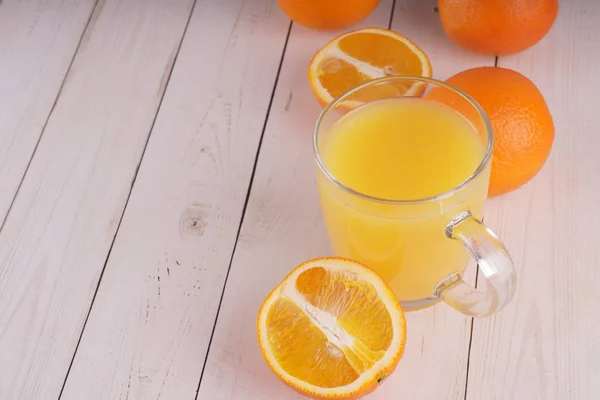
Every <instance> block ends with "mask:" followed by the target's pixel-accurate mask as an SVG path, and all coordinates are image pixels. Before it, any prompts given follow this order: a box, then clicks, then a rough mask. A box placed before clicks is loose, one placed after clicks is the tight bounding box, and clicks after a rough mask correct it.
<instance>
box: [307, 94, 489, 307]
mask: <svg viewBox="0 0 600 400" xmlns="http://www.w3.org/2000/svg"><path fill="white" fill-rule="evenodd" d="M485 147H486V146H485V143H484V141H483V139H482V137H481V136H480V135H479V134H478V132H477V130H476V129H475V128H474V127H473V125H472V124H471V123H470V122H469V121H468V120H467V119H466V118H464V117H463V116H462V115H461V114H460V113H458V112H457V111H455V110H453V109H452V108H450V107H449V106H447V105H444V104H441V103H438V102H434V101H430V100H425V99H420V98H396V99H384V100H378V101H374V102H371V103H368V104H365V105H363V106H361V107H358V108H356V109H354V110H352V111H350V112H348V113H347V114H346V115H344V116H343V117H341V118H340V119H339V120H338V121H337V122H336V123H335V124H333V125H332V126H331V128H329V130H328V131H327V133H326V135H324V137H323V138H322V139H321V140H320V142H319V150H320V152H321V157H322V160H323V163H324V166H325V168H326V169H327V170H328V171H329V173H330V175H331V176H332V177H333V178H334V179H335V180H337V181H338V182H340V183H342V184H343V185H345V186H346V187H348V188H350V189H351V190H342V189H341V188H340V187H339V186H338V185H335V184H333V183H332V182H331V180H330V179H329V178H328V177H327V176H326V175H324V174H323V173H322V172H321V173H320V174H319V176H318V183H319V191H320V194H321V202H322V206H323V214H324V218H325V222H326V225H327V229H328V231H329V236H330V240H331V243H332V247H333V249H334V251H335V253H336V254H338V255H341V256H344V257H347V258H351V259H354V260H357V261H359V262H362V263H364V264H365V265H367V266H370V267H371V268H373V269H375V270H376V271H377V272H378V273H379V274H380V275H381V276H382V277H383V278H385V279H386V280H387V281H388V283H389V284H390V286H391V287H392V289H393V290H394V292H395V293H396V295H397V296H398V299H399V300H400V301H402V302H403V303H408V304H410V303H411V302H415V301H419V300H423V299H428V298H429V299H430V298H432V296H433V289H434V288H435V286H436V284H437V283H438V282H440V281H441V280H442V279H444V278H445V277H447V276H449V275H450V274H452V273H454V272H460V271H462V270H463V269H464V268H465V266H466V265H467V262H468V260H469V255H468V253H467V251H466V250H465V249H463V248H462V247H461V245H460V244H459V243H458V242H457V241H453V240H451V239H449V238H447V237H446V235H445V227H446V226H447V225H448V223H449V222H450V221H451V220H452V218H454V217H456V215H457V214H458V212H459V211H460V210H461V209H464V210H470V211H471V212H472V213H473V215H474V216H475V217H477V218H481V214H482V210H483V205H484V202H485V199H486V194H487V184H488V179H487V178H486V179H478V180H477V181H475V182H473V183H472V184H471V185H469V187H468V190H464V191H458V192H456V193H454V192H449V191H452V189H454V188H455V187H457V186H458V185H460V184H461V183H463V182H464V181H465V180H467V179H468V178H469V177H470V176H471V175H472V174H473V173H474V172H475V171H476V169H477V168H478V167H479V164H480V163H481V161H482V159H483V157H484V152H485ZM487 169H488V170H486V171H483V172H484V173H483V174H484V175H487V176H489V167H488V168H487ZM352 191H354V192H355V193H352ZM357 193H360V194H358V195H357ZM438 195H441V196H439V198H435V196H438ZM432 197H434V198H433V199H430V200H428V201H424V202H411V201H412V200H421V199H425V198H432ZM374 198H377V199H374Z"/></svg>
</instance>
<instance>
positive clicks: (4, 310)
mask: <svg viewBox="0 0 600 400" xmlns="http://www.w3.org/2000/svg"><path fill="white" fill-rule="evenodd" d="M2 7H4V4H3V5H2ZM191 7H192V0H174V1H169V2H168V4H167V3H166V2H164V1H159V0H153V1H141V0H140V1H130V0H123V1H118V0H106V1H100V2H99V3H98V6H97V7H96V9H95V11H94V14H93V16H92V18H91V20H90V24H89V26H88V29H87V31H86V34H85V37H84V38H83V41H82V44H81V47H80V50H79V52H78V54H77V55H76V58H75V60H74V63H73V66H72V68H71V71H70V73H69V75H68V76H67V78H66V83H65V85H64V87H63V90H62V92H61V95H60V98H59V99H58V100H57V104H56V106H55V108H54V111H53V113H52V116H51V118H50V120H49V122H48V125H47V127H46V129H45V132H44V134H43V136H42V139H41V142H40V144H39V147H38V150H37V152H36V155H35V157H34V158H33V160H32V163H31V166H30V168H29V172H28V174H27V175H26V177H25V180H24V182H23V184H22V187H21V190H20V192H19V195H18V196H17V198H16V201H15V203H14V206H13V208H12V210H11V212H10V214H9V216H8V218H7V220H6V224H5V225H4V228H3V230H2V232H1V233H0V365H1V366H2V374H0V398H2V399H53V400H54V399H57V398H58V396H59V392H60V390H61V386H62V384H63V381H64V378H65V375H66V373H67V369H68V368H69V364H70V361H71V358H72V356H73V352H74V350H75V347H76V345H77V341H78V339H79V336H80V332H81V329H82V327H83V324H84V320H85V318H86V315H87V313H88V310H89V306H90V302H91V300H92V297H93V295H94V292H95V289H96V285H97V282H98V279H99V277H100V274H101V271H102V268H103V265H104V262H105V259H106V256H107V253H108V251H109V248H110V246H111V242H112V240H113V237H114V234H115V231H116V229H117V226H118V224H119V220H120V218H121V215H122V211H123V207H124V206H125V203H126V200H127V197H128V194H129V191H130V188H131V185H132V181H133V179H134V176H135V172H136V168H137V166H138V165H139V161H140V157H141V155H142V151H143V148H144V146H145V143H146V139H147V136H148V133H149V131H150V129H151V126H152V123H153V120H154V117H155V115H156V110H157V107H158V105H159V103H160V100H161V97H162V92H163V90H164V86H165V82H166V79H167V78H168V76H169V73H170V71H171V67H172V63H173V61H174V57H175V54H176V52H177V49H178V46H179V43H180V41H181V38H182V35H183V31H184V28H185V25H186V22H187V20H188V17H189V14H190V12H191Z"/></svg>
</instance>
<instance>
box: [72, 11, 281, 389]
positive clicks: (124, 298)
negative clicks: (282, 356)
mask: <svg viewBox="0 0 600 400" xmlns="http://www.w3.org/2000/svg"><path fill="white" fill-rule="evenodd" d="M288 29H289V21H288V19H287V18H286V17H285V16H284V15H283V14H281V12H280V11H279V10H278V8H277V3H276V2H275V1H273V0H254V1H242V0H235V1H227V2H224V1H222V0H207V1H202V2H199V3H198V4H197V5H196V8H195V10H194V14H193V16H192V20H191V22H190V26H189V28H188V31H187V33H186V37H185V40H184V43H183V45H182V48H181V51H180V54H179V57H178V61H177V65H176V67H175V69H174V71H173V76H172V79H171V82H170V84H169V88H168V90H167V93H166V94H165V99H164V101H163V104H162V107H161V110H160V113H159V115H158V118H157V122H156V125H155V128H154V130H153V133H152V136H151V141H150V143H149V146H148V149H147V151H146V154H145V156H144V160H143V162H142V165H141V167H140V172H139V175H138V178H137V180H136V185H135V188H134V190H133V192H132V196H131V198H130V201H129V203H128V207H127V211H126V213H125V216H124V218H123V222H122V224H121V228H120V230H119V233H118V236H117V239H116V241H115V245H114V247H113V251H112V253H111V256H110V259H109V262H108V265H107V267H106V272H105V274H104V277H103V280H102V283H101V285H100V289H99V292H98V296H97V298H96V301H95V302H94V306H93V309H92V312H91V315H90V318H89V321H88V324H87V325H86V328H85V331H84V334H83V338H82V342H81V345H80V347H79V350H78V352H77V355H76V358H75V361H74V364H73V368H72V369H71V373H70V375H69V378H68V380H67V385H66V387H65V391H64V393H63V396H62V399H63V400H66V399H74V400H77V399H125V398H129V399H156V398H161V399H193V398H194V397H195V395H196V390H197V388H198V382H199V380H200V374H201V371H202V367H203V365H204V359H205V357H206V352H207V348H208V344H209V339H210V335H211V332H212V327H213V323H214V320H215V315H216V312H217V307H218V304H219V300H220V297H221V292H222V288H223V284H224V280H225V275H226V273H227V269H228V267H229V262H230V260H231V255H232V252H233V246H234V243H235V240H236V237H237V233H238V227H239V224H240V219H241V216H242V210H243V207H244V203H245V199H246V195H247V191H248V185H249V183H250V177H251V173H252V168H253V165H254V161H255V157H256V151H257V148H258V143H259V140H260V136H261V133H262V129H263V126H264V122H265V119H266V115H267V109H268V105H269V102H270V99H271V94H272V90H273V86H274V84H275V77H276V75H277V71H278V67H279V63H280V60H281V57H282V52H283V48H284V43H285V40H286V37H287V33H288Z"/></svg>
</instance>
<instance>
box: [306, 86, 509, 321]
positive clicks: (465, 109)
mask: <svg viewBox="0 0 600 400" xmlns="http://www.w3.org/2000/svg"><path fill="white" fill-rule="evenodd" d="M407 88H412V89H411V90H409V91H407V90H406V89H407ZM403 93H404V94H403ZM410 93H412V94H411V95H409V94H410ZM440 94H442V95H443V96H438V95H440ZM403 96H405V97H422V96H425V97H429V98H431V99H434V100H435V99H437V98H440V99H442V98H443V99H445V100H444V102H445V103H446V104H447V105H449V106H451V107H452V108H453V109H454V110H455V111H457V112H459V113H460V114H462V116H463V117H465V118H466V119H467V120H468V121H469V122H470V124H471V125H472V127H473V128H474V129H475V130H476V131H477V133H478V134H479V135H478V137H479V138H480V139H481V140H482V141H483V143H482V146H483V147H485V151H484V152H483V154H482V157H481V160H480V161H479V166H478V167H477V168H476V169H475V170H474V171H472V173H471V174H470V175H469V176H468V178H466V179H465V180H464V181H463V182H462V183H460V184H459V185H458V186H456V187H454V188H453V189H451V190H448V191H446V192H444V193H438V194H436V195H434V196H430V197H427V198H423V199H418V200H412V199H406V200H405V199H393V200H390V199H383V198H376V197H373V196H370V195H369V194H365V193H361V192H360V191H358V190H356V189H354V188H352V187H349V186H347V185H345V184H344V183H343V182H341V181H339V180H338V179H337V178H336V177H335V176H334V175H333V174H332V173H331V172H330V171H329V170H328V169H327V163H326V162H325V161H324V157H323V153H322V150H323V146H324V145H326V143H327V140H328V136H327V135H328V133H329V132H330V128H331V127H332V126H333V125H334V124H335V123H336V122H337V121H339V120H340V118H341V117H343V116H344V115H346V113H347V112H348V110H349V109H350V108H352V107H349V105H352V104H353V102H355V103H354V104H357V103H356V102H357V101H360V102H361V103H370V102H373V101H377V100H383V99H390V98H397V97H403ZM436 96H437V97H436ZM435 117H436V116H435V115H431V116H430V118H435ZM493 142H494V139H493V133H492V128H491V124H490V121H489V119H488V117H487V116H486V114H485V113H484V111H483V110H482V109H481V107H480V106H479V105H478V104H477V103H476V102H475V101H474V100H473V99H472V98H471V97H470V96H469V95H467V94H466V93H464V92H462V91H461V90H459V89H457V88H454V87H452V86H451V85H448V84H447V83H444V82H441V81H438V80H435V79H430V78H423V77H412V76H393V77H385V78H379V79H376V80H373V81H369V82H367V83H364V84H362V85H360V86H358V87H356V88H354V89H351V90H349V91H347V92H345V93H343V94H341V95H340V96H339V97H338V98H336V99H335V100H333V101H332V102H331V103H330V104H329V105H328V106H327V107H326V108H325V109H324V110H323V112H322V113H321V115H320V117H319V119H318V121H317V123H316V127H315V130H314V136H313V145H314V155H315V161H316V173H317V184H318V189H319V194H320V198H321V208H322V213H323V217H324V220H325V225H326V227H327V231H328V235H329V239H330V242H331V246H332V248H333V250H334V253H336V255H338V256H342V257H346V258H350V259H353V260H356V261H358V262H361V263H363V264H365V265H367V266H369V267H371V268H373V269H374V270H375V271H377V272H378V273H379V275H380V276H382V278H384V279H385V280H386V281H387V282H388V283H389V284H390V286H391V287H392V289H393V290H394V292H395V293H396V296H397V297H398V300H399V301H400V303H401V304H402V306H403V307H404V308H405V309H406V310H416V309H421V308H424V307H427V306H430V305H433V304H435V303H437V302H438V301H440V300H442V301H444V302H446V303H447V304H448V305H450V306H451V307H453V308H455V309H456V310H458V311H460V312H462V313H464V314H467V315H470V316H475V317H483V316H487V315H490V314H493V313H495V312H498V311H499V310H500V309H502V308H503V307H504V306H505V305H506V304H507V303H508V302H510V300H511V299H512V297H513V295H514V292H515V286H516V277H515V269H514V266H513V263H512V260H511V258H510V255H509V254H508V252H507V250H506V248H505V247H504V245H503V244H502V242H500V240H499V239H498V238H497V237H496V235H494V233H493V232H492V231H491V230H490V229H489V228H487V227H486V226H485V225H484V224H483V223H482V222H481V219H482V216H483V208H484V204H485V201H486V199H487V191H488V184H489V177H490V164H491V154H492V149H493ZM457 156H460V154H458V155H457ZM448 168H451V166H448ZM390 181H393V177H390ZM470 257H472V258H473V259H474V260H475V261H476V262H477V264H478V267H479V271H480V275H482V276H483V277H484V278H485V282H484V284H483V286H484V287H483V288H481V287H480V288H475V287H473V286H471V285H469V284H467V283H466V282H465V281H464V280H463V272H464V270H465V269H466V267H467V265H468V263H469V258H470Z"/></svg>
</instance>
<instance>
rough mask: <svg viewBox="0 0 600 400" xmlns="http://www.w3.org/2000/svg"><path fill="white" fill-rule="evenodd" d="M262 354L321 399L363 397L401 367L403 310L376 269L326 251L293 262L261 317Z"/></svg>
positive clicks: (290, 379)
mask: <svg viewBox="0 0 600 400" xmlns="http://www.w3.org/2000/svg"><path fill="white" fill-rule="evenodd" d="M257 334H258V342H259V345H260V349H261V351H262V354H263V357H264V358H265V360H266V362H267V364H268V365H269V367H270V368H271V370H272V371H273V372H274V373H275V375H277V376H278V377H279V378H280V379H281V380H282V381H283V382H284V383H286V384H287V385H289V386H290V387H292V388H293V389H295V390H297V391H298V392H300V393H302V394H304V395H307V396H310V397H313V398H317V399H358V398H360V397H362V396H364V395H365V394H368V393H370V392H372V391H373V390H375V389H376V388H377V387H378V386H379V385H380V384H381V382H383V381H384V380H385V378H386V377H387V376H388V375H389V374H390V373H391V372H392V371H393V370H394V369H395V368H396V365H397V364H398V361H399V360H400V357H401V356H402V354H403V352H404V346H405V343H406V321H405V319H404V312H403V311H402V309H401V308H400V304H399V302H398V300H397V299H396V296H395V295H394V293H393V291H392V290H391V289H390V288H389V287H388V286H387V284H386V283H385V282H384V281H383V280H382V279H381V278H380V277H379V276H378V275H377V274H376V273H375V272H374V271H372V270H370V269H369V268H367V267H365V266H363V265H361V264H358V263H356V262H354V261H351V260H347V259H343V258H337V257H327V258H319V259H314V260H311V261H307V262H306V263H304V264H301V265H299V266H298V267H296V268H295V269H294V270H293V271H292V272H291V273H290V274H289V275H288V276H287V277H286V278H285V279H284V280H283V281H282V282H281V283H280V284H279V285H278V286H277V287H276V288H275V289H274V290H273V291H272V292H271V294H269V296H268V297H267V298H266V299H265V301H264V303H263V305H262V307H261V309H260V311H259V314H258V319H257Z"/></svg>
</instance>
